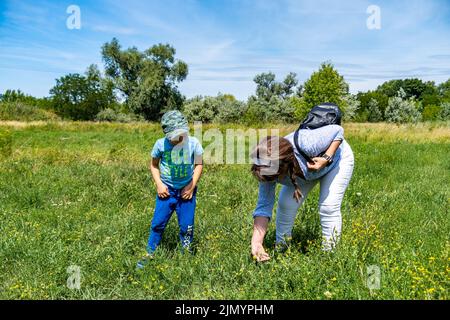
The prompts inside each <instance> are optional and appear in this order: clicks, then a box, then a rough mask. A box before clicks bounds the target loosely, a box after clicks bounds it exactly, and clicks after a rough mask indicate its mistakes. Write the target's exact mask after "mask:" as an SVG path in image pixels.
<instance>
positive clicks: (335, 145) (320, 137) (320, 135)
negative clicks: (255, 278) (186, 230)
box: [251, 125, 354, 262]
mask: <svg viewBox="0 0 450 320" xmlns="http://www.w3.org/2000/svg"><path fill="white" fill-rule="evenodd" d="M293 139H294V132H293V133H291V134H289V135H287V136H286V137H284V138H281V137H275V136H269V137H267V138H265V139H264V140H263V141H261V143H260V144H259V145H258V146H257V147H256V149H255V151H254V152H253V154H252V158H253V160H254V164H253V165H252V169H251V170H252V173H253V175H254V176H255V177H256V178H257V179H258V180H259V193H258V203H257V205H256V208H255V211H254V212H253V218H254V224H253V237H252V255H253V257H254V258H255V259H256V260H257V261H260V262H263V261H267V260H269V259H270V257H269V255H268V254H267V253H266V251H265V250H264V247H263V240H264V236H265V234H266V232H267V226H268V224H269V221H270V219H271V218H272V211H273V206H274V203H275V188H276V184H277V183H281V184H282V185H283V187H282V189H281V192H280V196H279V199H278V208H277V219H276V244H277V245H283V246H284V245H286V239H287V238H290V237H291V233H292V227H293V225H294V220H295V217H296V215H297V210H298V208H299V207H300V206H301V204H302V203H303V202H304V201H305V199H306V197H307V195H308V193H309V192H310V191H311V189H312V188H313V187H314V186H315V185H316V184H317V183H320V197H319V214H320V223H321V226H322V236H323V249H324V250H331V249H332V248H333V247H334V245H335V244H336V243H337V241H338V238H339V236H340V233H341V225H342V216H341V204H342V199H343V197H344V193H345V190H346V189H347V186H348V184H349V182H350V179H351V176H352V173H353V166H354V158H353V152H352V149H351V148H350V146H349V145H348V143H347V142H346V141H345V140H344V129H343V128H342V127H341V126H339V125H328V126H324V127H321V128H318V129H314V130H309V129H303V130H300V131H299V134H298V144H299V147H300V148H301V149H302V150H303V152H304V153H306V154H307V155H308V156H310V157H311V158H312V160H313V161H314V163H309V162H308V161H307V160H306V159H305V158H304V157H303V156H302V155H301V154H300V152H298V150H296V147H295V144H294V143H293ZM324 151H325V152H324ZM318 155H321V156H318Z"/></svg>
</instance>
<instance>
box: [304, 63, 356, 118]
mask: <svg viewBox="0 0 450 320" xmlns="http://www.w3.org/2000/svg"><path fill="white" fill-rule="evenodd" d="M348 94H349V87H348V84H347V83H346V82H345V80H344V77H343V76H341V75H340V74H339V73H338V72H337V71H336V69H335V68H334V66H333V65H332V64H331V63H329V62H324V63H322V64H321V66H320V69H319V70H318V71H316V72H314V73H313V74H312V75H311V77H310V78H309V79H308V80H307V81H306V82H305V83H304V85H303V90H302V92H301V95H302V99H303V103H304V104H305V106H303V107H306V108H308V109H311V108H312V107H314V106H315V105H318V104H320V103H325V102H329V103H334V104H337V105H338V106H339V107H340V108H341V110H342V111H343V112H344V113H345V109H346V107H347V106H348V104H347V101H346V96H347V95H348Z"/></svg>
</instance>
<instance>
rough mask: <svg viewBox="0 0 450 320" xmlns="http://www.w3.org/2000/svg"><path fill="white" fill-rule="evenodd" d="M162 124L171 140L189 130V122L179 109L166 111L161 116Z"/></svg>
mask: <svg viewBox="0 0 450 320" xmlns="http://www.w3.org/2000/svg"><path fill="white" fill-rule="evenodd" d="M161 126H162V129H163V132H164V134H165V135H166V137H167V139H169V140H174V139H175V138H176V137H177V136H179V135H182V134H184V133H188V132H189V125H188V122H187V120H186V118H185V117H184V116H183V114H182V113H181V112H180V111H178V110H171V111H167V112H166V113H164V115H163V116H162V118H161Z"/></svg>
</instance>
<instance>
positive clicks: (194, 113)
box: [183, 94, 246, 123]
mask: <svg viewBox="0 0 450 320" xmlns="http://www.w3.org/2000/svg"><path fill="white" fill-rule="evenodd" d="M245 109H246V106H245V104H244V103H242V102H241V101H237V100H236V99H234V97H232V96H230V95H222V94H219V95H218V96H217V97H202V96H197V97H195V98H193V99H189V100H188V101H187V102H186V103H185V105H184V107H183V112H184V114H185V116H186V118H187V119H188V120H189V121H202V122H219V123H226V122H239V121H240V120H241V119H242V116H243V115H244V112H245Z"/></svg>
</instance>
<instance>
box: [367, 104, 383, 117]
mask: <svg viewBox="0 0 450 320" xmlns="http://www.w3.org/2000/svg"><path fill="white" fill-rule="evenodd" d="M367 121H369V122H379V121H383V113H382V112H381V110H380V107H379V105H378V100H375V99H373V98H372V99H370V101H369V103H368V104H367Z"/></svg>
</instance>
